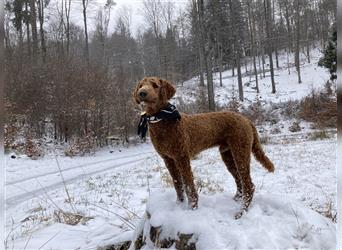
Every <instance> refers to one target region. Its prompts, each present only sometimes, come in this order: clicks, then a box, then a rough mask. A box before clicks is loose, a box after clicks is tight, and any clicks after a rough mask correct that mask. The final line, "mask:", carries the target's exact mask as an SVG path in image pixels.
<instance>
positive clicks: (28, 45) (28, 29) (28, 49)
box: [25, 2, 31, 58]
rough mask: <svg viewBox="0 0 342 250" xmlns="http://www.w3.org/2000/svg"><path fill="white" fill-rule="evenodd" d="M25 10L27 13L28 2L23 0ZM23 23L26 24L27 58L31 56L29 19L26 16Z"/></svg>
mask: <svg viewBox="0 0 342 250" xmlns="http://www.w3.org/2000/svg"><path fill="white" fill-rule="evenodd" d="M25 11H26V13H28V4H27V2H25ZM25 24H26V40H27V52H28V56H29V58H31V38H30V23H29V19H28V18H26V20H25Z"/></svg>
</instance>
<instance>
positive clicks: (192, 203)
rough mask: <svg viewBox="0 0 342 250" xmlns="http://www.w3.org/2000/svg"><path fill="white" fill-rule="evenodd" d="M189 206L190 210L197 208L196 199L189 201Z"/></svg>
mask: <svg viewBox="0 0 342 250" xmlns="http://www.w3.org/2000/svg"><path fill="white" fill-rule="evenodd" d="M189 208H190V209H192V210H196V209H198V203H197V201H196V202H194V201H193V202H189Z"/></svg>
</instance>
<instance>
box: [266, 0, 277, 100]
mask: <svg viewBox="0 0 342 250" xmlns="http://www.w3.org/2000/svg"><path fill="white" fill-rule="evenodd" d="M264 8H265V18H266V36H267V47H268V48H267V51H268V57H269V60H270V72H271V83H272V94H274V93H275V92H276V87H275V82H274V70H273V58H272V47H273V46H272V43H271V37H272V32H271V30H272V28H271V23H272V22H271V19H272V13H271V2H270V0H264Z"/></svg>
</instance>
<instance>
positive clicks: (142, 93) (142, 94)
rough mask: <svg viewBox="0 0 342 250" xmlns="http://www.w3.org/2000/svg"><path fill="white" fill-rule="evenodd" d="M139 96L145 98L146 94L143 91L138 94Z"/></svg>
mask: <svg viewBox="0 0 342 250" xmlns="http://www.w3.org/2000/svg"><path fill="white" fill-rule="evenodd" d="M139 96H140V97H141V98H145V97H146V96H147V93H146V92H145V91H141V92H140V93H139Z"/></svg>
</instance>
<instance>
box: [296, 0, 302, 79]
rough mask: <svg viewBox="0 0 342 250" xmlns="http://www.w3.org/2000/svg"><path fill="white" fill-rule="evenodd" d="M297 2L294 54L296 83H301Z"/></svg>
mask: <svg viewBox="0 0 342 250" xmlns="http://www.w3.org/2000/svg"><path fill="white" fill-rule="evenodd" d="M299 11H300V9H299V0H296V26H297V27H296V53H295V64H296V69H297V74H298V83H302V79H301V76H300V57H299V52H300V47H299V39H300V23H299Z"/></svg>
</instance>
